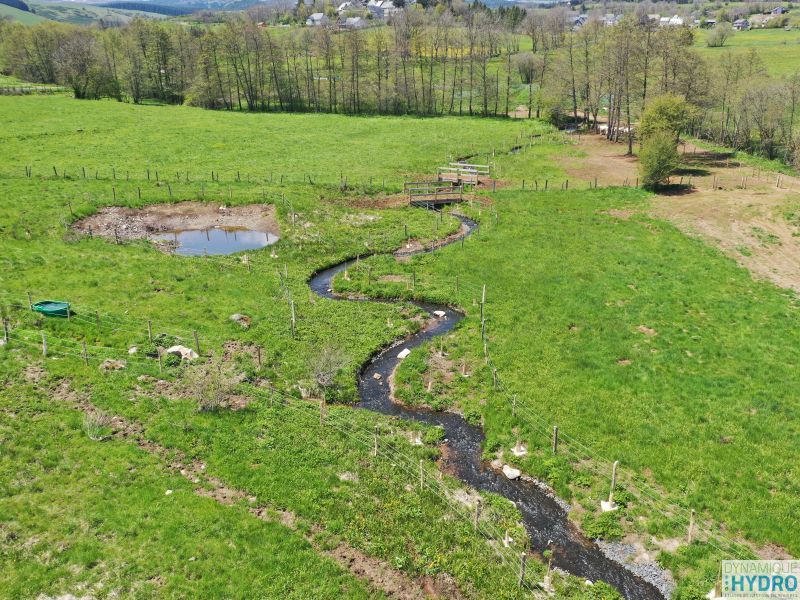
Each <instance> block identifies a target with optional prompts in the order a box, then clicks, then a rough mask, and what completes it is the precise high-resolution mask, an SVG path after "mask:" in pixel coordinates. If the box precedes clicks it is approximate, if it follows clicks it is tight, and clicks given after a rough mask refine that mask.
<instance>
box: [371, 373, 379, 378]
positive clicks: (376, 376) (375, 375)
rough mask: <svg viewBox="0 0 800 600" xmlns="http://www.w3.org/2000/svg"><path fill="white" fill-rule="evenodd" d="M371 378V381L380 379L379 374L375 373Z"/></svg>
mask: <svg viewBox="0 0 800 600" xmlns="http://www.w3.org/2000/svg"><path fill="white" fill-rule="evenodd" d="M372 378H373V379H380V378H381V374H380V373H375V374H374V375H373V376H372Z"/></svg>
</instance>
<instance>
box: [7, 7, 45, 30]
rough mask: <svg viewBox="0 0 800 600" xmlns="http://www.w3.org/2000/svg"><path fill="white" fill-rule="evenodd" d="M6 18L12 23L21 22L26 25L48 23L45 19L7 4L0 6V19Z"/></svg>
mask: <svg viewBox="0 0 800 600" xmlns="http://www.w3.org/2000/svg"><path fill="white" fill-rule="evenodd" d="M4 17H8V18H9V19H11V20H12V21H19V22H20V23H23V24H24V25H35V24H36V23H41V22H43V21H47V19H46V18H45V17H41V16H39V15H36V14H34V13H31V12H27V11H24V10H20V9H18V8H14V7H13V6H8V5H6V4H0V19H2V18H4Z"/></svg>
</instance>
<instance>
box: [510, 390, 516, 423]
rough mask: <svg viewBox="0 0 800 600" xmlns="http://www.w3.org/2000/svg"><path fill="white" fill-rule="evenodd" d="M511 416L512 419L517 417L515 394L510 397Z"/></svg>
mask: <svg viewBox="0 0 800 600" xmlns="http://www.w3.org/2000/svg"><path fill="white" fill-rule="evenodd" d="M511 416H512V417H516V416H517V395H516V394H514V395H513V396H511Z"/></svg>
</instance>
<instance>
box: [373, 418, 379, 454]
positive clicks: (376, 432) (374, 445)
mask: <svg viewBox="0 0 800 600" xmlns="http://www.w3.org/2000/svg"><path fill="white" fill-rule="evenodd" d="M372 456H378V426H377V425H375V438H374V443H373V445H372Z"/></svg>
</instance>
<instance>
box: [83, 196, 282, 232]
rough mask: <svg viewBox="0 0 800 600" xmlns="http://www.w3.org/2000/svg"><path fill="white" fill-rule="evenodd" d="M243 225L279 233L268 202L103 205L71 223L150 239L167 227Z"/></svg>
mask: <svg viewBox="0 0 800 600" xmlns="http://www.w3.org/2000/svg"><path fill="white" fill-rule="evenodd" d="M215 227H219V228H245V229H251V230H254V231H265V232H268V233H272V234H275V235H278V234H279V230H280V228H279V226H278V222H277V220H276V218H275V207H274V206H273V205H271V204H248V205H244V206H225V205H224V204H217V203H211V202H178V203H176V204H152V205H150V206H145V207H143V208H127V207H124V206H107V207H105V208H102V209H100V211H98V212H96V213H95V214H93V215H91V216H88V217H86V218H85V219H81V220H80V221H77V222H76V223H74V224H73V229H75V230H76V231H79V232H81V233H84V234H87V235H99V236H102V237H105V238H109V239H120V240H134V239H153V237H154V236H157V235H158V234H162V233H165V232H169V231H176V230H186V229H199V230H203V229H213V228H215Z"/></svg>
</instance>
